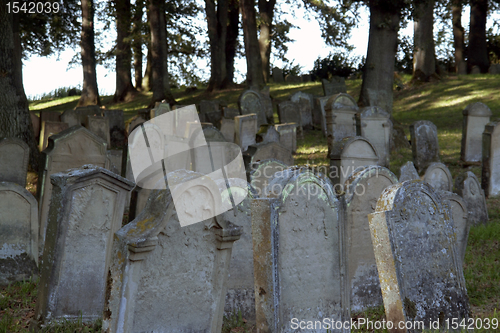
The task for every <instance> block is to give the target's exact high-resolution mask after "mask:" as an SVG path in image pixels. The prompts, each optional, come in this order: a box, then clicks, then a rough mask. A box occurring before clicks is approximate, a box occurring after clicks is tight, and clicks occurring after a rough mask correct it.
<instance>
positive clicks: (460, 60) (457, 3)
mask: <svg viewBox="0 0 500 333" xmlns="http://www.w3.org/2000/svg"><path fill="white" fill-rule="evenodd" d="M451 13H452V24H453V46H454V47H455V71H456V73H457V74H459V75H465V74H467V64H466V63H465V33H464V27H463V26H462V0H452V4H451Z"/></svg>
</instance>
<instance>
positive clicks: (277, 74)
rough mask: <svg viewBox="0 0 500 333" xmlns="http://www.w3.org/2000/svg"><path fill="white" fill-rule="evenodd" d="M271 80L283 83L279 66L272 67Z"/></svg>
mask: <svg viewBox="0 0 500 333" xmlns="http://www.w3.org/2000/svg"><path fill="white" fill-rule="evenodd" d="M273 81H274V83H283V82H284V81H285V79H284V77H283V71H282V70H281V68H278V67H273Z"/></svg>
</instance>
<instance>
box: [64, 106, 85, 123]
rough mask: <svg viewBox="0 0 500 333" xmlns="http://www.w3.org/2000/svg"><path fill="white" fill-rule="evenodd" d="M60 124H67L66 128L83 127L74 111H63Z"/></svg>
mask: <svg viewBox="0 0 500 333" xmlns="http://www.w3.org/2000/svg"><path fill="white" fill-rule="evenodd" d="M61 122H63V123H66V124H68V127H73V126H76V125H84V124H82V122H81V121H80V115H79V113H78V111H76V110H74V109H71V110H66V111H64V112H63V113H62V114H61Z"/></svg>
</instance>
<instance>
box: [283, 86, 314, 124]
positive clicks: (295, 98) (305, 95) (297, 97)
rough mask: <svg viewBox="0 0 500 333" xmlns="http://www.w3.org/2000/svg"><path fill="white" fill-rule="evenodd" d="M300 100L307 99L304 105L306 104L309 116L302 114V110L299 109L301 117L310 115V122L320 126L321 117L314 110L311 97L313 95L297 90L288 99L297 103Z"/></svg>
mask: <svg viewBox="0 0 500 333" xmlns="http://www.w3.org/2000/svg"><path fill="white" fill-rule="evenodd" d="M301 100H304V101H307V104H306V105H307V110H308V112H309V114H310V116H309V115H307V114H306V115H304V114H303V113H302V111H301V115H302V116H303V117H304V116H307V117H310V118H311V121H312V123H311V124H312V125H314V126H315V127H317V128H321V118H320V117H318V115H317V114H316V112H314V97H313V95H311V94H308V93H304V92H302V91H298V92H296V93H295V94H293V95H292V96H290V101H292V102H296V103H299V102H300V101H301ZM303 120H304V119H303Z"/></svg>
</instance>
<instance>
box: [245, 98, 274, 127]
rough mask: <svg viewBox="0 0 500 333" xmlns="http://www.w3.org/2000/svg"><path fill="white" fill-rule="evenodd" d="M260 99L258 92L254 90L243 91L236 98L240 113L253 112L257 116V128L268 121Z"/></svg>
mask: <svg viewBox="0 0 500 333" xmlns="http://www.w3.org/2000/svg"><path fill="white" fill-rule="evenodd" d="M261 99H262V98H261V95H260V93H259V92H257V91H254V90H246V91H244V92H243V93H242V94H241V95H240V97H239V99H238V108H239V109H240V113H241V115H249V114H255V115H256V116H257V128H259V127H260V125H264V124H268V123H269V122H268V119H267V117H266V111H265V109H264V105H263V103H262V100H261Z"/></svg>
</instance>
